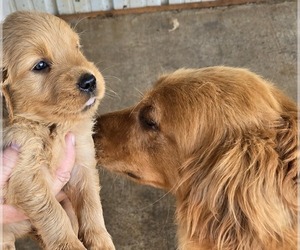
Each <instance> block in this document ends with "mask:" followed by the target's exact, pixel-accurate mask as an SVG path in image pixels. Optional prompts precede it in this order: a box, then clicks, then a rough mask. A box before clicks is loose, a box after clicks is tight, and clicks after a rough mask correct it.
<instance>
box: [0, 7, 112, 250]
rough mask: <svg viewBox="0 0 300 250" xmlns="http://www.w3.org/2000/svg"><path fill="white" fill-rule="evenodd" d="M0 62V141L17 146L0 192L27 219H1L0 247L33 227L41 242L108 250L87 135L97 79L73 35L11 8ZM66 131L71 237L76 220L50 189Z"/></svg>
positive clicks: (10, 245) (100, 84) (100, 85)
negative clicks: (0, 113)
mask: <svg viewBox="0 0 300 250" xmlns="http://www.w3.org/2000/svg"><path fill="white" fill-rule="evenodd" d="M2 69H3V83H2V94H3V95H4V97H5V101H6V105H7V111H8V116H9V118H8V119H7V120H6V121H5V123H4V138H3V142H4V145H3V147H5V146H7V145H9V144H10V143H16V144H18V145H19V146H20V154H19V160H18V164H17V166H15V167H14V169H13V173H12V175H11V178H10V180H9V183H8V185H7V186H6V187H5V188H4V190H3V194H4V198H5V202H7V203H8V204H13V205H15V206H16V207H18V208H19V209H21V210H22V211H24V213H25V214H26V215H27V216H28V217H29V218H30V220H28V221H26V222H21V223H15V224H10V225H5V226H4V235H3V242H2V243H3V244H2V247H3V248H2V249H14V248H15V247H14V240H15V237H20V236H22V235H24V234H26V233H28V232H30V231H32V228H33V229H34V231H35V232H36V234H37V235H38V236H39V237H40V239H41V241H42V244H43V245H44V247H45V248H46V249H51V250H53V249H70V250H74V249H86V248H88V249H114V246H113V243H112V241H111V238H110V235H109V234H108V232H107V230H106V228H105V225H104V220H103V215H102V207H101V203H100V199H99V190H100V186H99V178H98V174H97V170H96V169H95V165H96V161H95V150H94V144H93V140H92V127H93V123H94V122H93V116H94V113H95V111H96V109H97V107H98V104H99V101H100V99H101V98H102V97H103V94H104V80H103V77H102V75H101V74H100V72H99V71H98V69H97V68H96V67H95V66H94V65H93V64H92V63H91V62H89V61H87V59H86V58H85V57H84V56H83V54H82V53H81V51H80V44H79V37H78V35H77V34H76V33H75V32H74V31H73V30H72V29H71V28H70V27H69V26H68V25H67V23H65V22H64V21H62V20H61V19H59V18H57V17H55V16H52V15H49V14H45V13H30V12H15V13H13V14H11V15H10V16H8V17H7V18H6V20H5V22H4V24H3V65H2ZM68 131H72V132H73V133H74V134H75V138H76V162H75V166H74V169H73V171H72V173H71V178H70V181H69V182H68V183H67V185H66V186H65V187H64V191H65V192H66V194H67V196H68V198H69V199H70V201H71V203H72V206H73V208H74V210H75V213H76V216H77V218H78V223H79V230H78V236H77V230H76V223H77V222H76V221H72V222H70V220H69V218H68V216H67V214H66V212H65V211H64V209H63V208H62V206H61V205H60V204H59V202H58V201H57V200H56V199H55V196H54V194H53V193H52V191H51V185H52V182H53V177H54V175H55V172H56V167H57V166H58V163H59V161H60V160H61V158H62V157H63V152H64V147H65V145H64V138H65V135H66V134H67V132H68ZM71 219H72V220H74V217H73V218H71ZM76 220H77V219H76ZM72 225H74V230H73V228H72ZM74 231H75V232H74ZM78 238H79V239H80V240H81V241H82V242H81V241H80V240H79V239H78Z"/></svg>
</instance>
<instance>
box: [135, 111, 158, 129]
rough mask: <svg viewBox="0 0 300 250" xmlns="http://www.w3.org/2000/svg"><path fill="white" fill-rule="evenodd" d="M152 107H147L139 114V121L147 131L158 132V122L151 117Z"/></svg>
mask: <svg viewBox="0 0 300 250" xmlns="http://www.w3.org/2000/svg"><path fill="white" fill-rule="evenodd" d="M152 109H153V108H152V107H151V106H149V107H145V108H144V109H142V110H141V112H140V114H139V120H140V123H141V125H142V127H143V128H144V129H146V130H154V131H156V130H158V128H159V127H158V124H157V122H156V121H155V120H154V119H153V118H152V117H151V114H150V113H151V111H152Z"/></svg>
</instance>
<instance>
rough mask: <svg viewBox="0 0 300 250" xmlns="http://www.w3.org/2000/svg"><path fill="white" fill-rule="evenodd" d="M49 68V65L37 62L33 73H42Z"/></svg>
mask: <svg viewBox="0 0 300 250" xmlns="http://www.w3.org/2000/svg"><path fill="white" fill-rule="evenodd" d="M48 68H49V64H48V63H47V62H45V61H39V62H38V63H37V64H36V65H35V66H34V67H33V70H34V71H42V70H45V69H48Z"/></svg>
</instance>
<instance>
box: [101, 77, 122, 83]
mask: <svg viewBox="0 0 300 250" xmlns="http://www.w3.org/2000/svg"><path fill="white" fill-rule="evenodd" d="M106 79H115V80H118V81H119V82H122V80H121V79H120V78H119V77H117V76H112V75H105V76H104V80H105V81H106Z"/></svg>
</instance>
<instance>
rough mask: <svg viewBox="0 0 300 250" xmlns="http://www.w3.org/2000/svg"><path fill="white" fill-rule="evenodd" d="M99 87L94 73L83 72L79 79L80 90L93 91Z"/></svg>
mask: <svg viewBox="0 0 300 250" xmlns="http://www.w3.org/2000/svg"><path fill="white" fill-rule="evenodd" d="M96 87H97V84H96V77H95V76H94V75H92V74H89V73H85V74H83V75H82V76H81V77H80V79H79V81H78V88H79V89H80V91H83V92H87V93H92V92H94V91H95V89H96Z"/></svg>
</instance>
